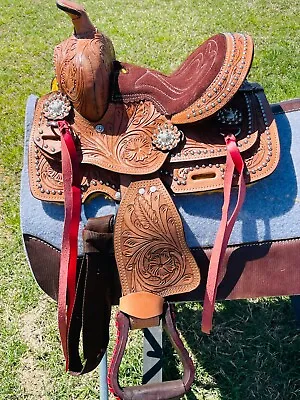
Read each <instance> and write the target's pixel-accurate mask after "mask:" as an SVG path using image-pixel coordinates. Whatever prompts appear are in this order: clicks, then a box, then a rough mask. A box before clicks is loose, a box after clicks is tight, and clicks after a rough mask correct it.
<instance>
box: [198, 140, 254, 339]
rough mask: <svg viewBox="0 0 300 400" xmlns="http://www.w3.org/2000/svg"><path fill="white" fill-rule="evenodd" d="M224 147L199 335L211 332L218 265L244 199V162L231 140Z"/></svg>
mask: <svg viewBox="0 0 300 400" xmlns="http://www.w3.org/2000/svg"><path fill="white" fill-rule="evenodd" d="M225 143H226V147H227V159H226V171H225V176H224V202H223V207H222V218H221V222H220V226H219V229H218V232H217V236H216V240H215V244H214V247H213V250H212V254H211V259H210V263H209V269H208V277H207V284H206V291H205V297H204V304H203V313H202V332H205V333H208V334H209V333H210V331H211V329H212V318H213V312H214V306H215V301H216V294H217V287H218V275H219V270H220V266H221V265H222V262H223V260H224V256H225V250H226V248H227V245H228V241H229V238H230V235H231V232H232V229H233V226H234V224H235V221H236V219H237V217H238V214H239V212H240V210H241V207H242V205H243V202H244V199H245V195H246V185H245V179H244V161H243V159H242V157H241V154H240V151H239V149H238V147H237V144H236V138H235V136H234V135H227V136H226V137H225ZM235 169H236V170H237V172H238V174H239V181H238V188H239V189H238V197H237V202H236V205H235V208H234V210H233V212H232V214H231V216H230V218H229V219H228V213H229V206H230V201H231V189H232V179H233V173H234V170H235Z"/></svg>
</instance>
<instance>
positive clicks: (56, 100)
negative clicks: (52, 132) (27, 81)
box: [43, 92, 71, 121]
mask: <svg viewBox="0 0 300 400" xmlns="http://www.w3.org/2000/svg"><path fill="white" fill-rule="evenodd" d="M70 110H71V104H70V101H69V99H68V98H67V96H66V95H64V94H63V93H61V92H53V93H52V94H51V95H50V96H49V98H48V100H47V101H46V102H45V104H44V107H43V113H44V116H45V117H46V118H47V119H49V120H54V121H57V120H59V119H64V118H66V117H67V116H68V115H69V113H70Z"/></svg>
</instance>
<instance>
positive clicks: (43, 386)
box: [20, 296, 53, 400]
mask: <svg viewBox="0 0 300 400" xmlns="http://www.w3.org/2000/svg"><path fill="white" fill-rule="evenodd" d="M50 307H51V305H50V302H49V300H48V299H47V298H46V296H45V297H44V296H42V297H41V299H40V302H39V304H38V306H37V307H35V308H34V309H32V310H31V311H30V312H29V313H26V314H24V315H23V316H22V317H21V319H20V332H21V336H22V338H23V340H24V341H25V343H26V344H27V346H28V348H29V349H28V352H27V354H26V355H25V357H23V358H22V360H21V365H20V384H21V386H22V388H23V390H24V392H25V395H26V396H28V398H29V399H32V400H34V399H37V400H48V399H49V397H48V396H47V393H50V392H51V389H52V385H53V384H52V382H51V374H50V371H46V370H43V369H41V368H40V367H39V366H38V365H37V360H38V356H39V354H40V353H41V352H45V351H48V349H49V345H48V344H47V341H46V340H45V337H44V336H45V326H46V325H47V319H48V318H47V317H46V316H48V315H49V311H50ZM50 313H51V311H50ZM26 398H27V397H26Z"/></svg>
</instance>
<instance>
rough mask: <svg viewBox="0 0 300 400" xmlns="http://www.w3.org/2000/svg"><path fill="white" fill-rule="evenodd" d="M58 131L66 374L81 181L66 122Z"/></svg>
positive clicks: (61, 312) (61, 325)
mask: <svg viewBox="0 0 300 400" xmlns="http://www.w3.org/2000/svg"><path fill="white" fill-rule="evenodd" d="M58 128H59V131H60V133H61V153H62V155H61V158H62V174H63V185H64V194H65V219H64V229H63V240H62V250H61V261H60V273H59V289H58V326H59V333H60V338H61V343H62V348H63V352H64V356H65V360H66V370H68V369H69V356H68V348H67V335H68V329H69V322H70V317H71V314H72V309H73V306H74V301H75V289H76V265H77V242H78V229H79V222H80V210H81V190H80V181H81V179H80V169H79V159H78V155H77V151H76V147H75V143H74V138H73V135H72V132H71V129H70V126H69V124H68V123H67V122H66V121H58ZM67 304H68V306H67Z"/></svg>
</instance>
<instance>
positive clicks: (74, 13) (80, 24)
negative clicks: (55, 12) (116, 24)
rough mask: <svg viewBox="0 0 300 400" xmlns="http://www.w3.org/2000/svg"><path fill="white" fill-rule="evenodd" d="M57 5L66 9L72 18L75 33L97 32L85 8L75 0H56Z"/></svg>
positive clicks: (61, 8)
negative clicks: (74, 0)
mask: <svg viewBox="0 0 300 400" xmlns="http://www.w3.org/2000/svg"><path fill="white" fill-rule="evenodd" d="M56 6H57V8H59V9H60V10H62V11H64V12H65V13H66V14H68V15H69V17H70V18H71V20H72V22H73V25H74V31H75V34H76V35H77V36H78V35H80V36H81V35H85V36H86V35H88V34H89V33H90V32H92V33H94V32H95V27H94V25H93V24H92V23H91V21H90V19H89V17H88V15H87V13H86V11H85V8H84V7H83V6H82V5H80V4H77V3H74V2H73V1H68V0H61V1H56Z"/></svg>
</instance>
